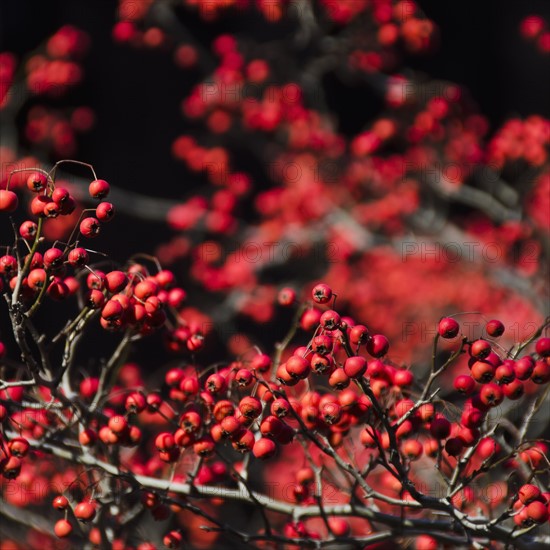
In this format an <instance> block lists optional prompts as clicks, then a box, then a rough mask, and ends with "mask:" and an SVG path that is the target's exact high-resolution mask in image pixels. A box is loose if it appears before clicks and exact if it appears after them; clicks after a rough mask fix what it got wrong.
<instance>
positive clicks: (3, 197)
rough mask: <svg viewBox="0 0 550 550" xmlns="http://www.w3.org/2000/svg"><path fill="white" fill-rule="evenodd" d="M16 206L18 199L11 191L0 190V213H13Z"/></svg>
mask: <svg viewBox="0 0 550 550" xmlns="http://www.w3.org/2000/svg"><path fill="white" fill-rule="evenodd" d="M18 204H19V199H18V198H17V195H16V194H15V193H14V192H13V191H8V190H6V189H0V212H14V211H15V210H17V205H18Z"/></svg>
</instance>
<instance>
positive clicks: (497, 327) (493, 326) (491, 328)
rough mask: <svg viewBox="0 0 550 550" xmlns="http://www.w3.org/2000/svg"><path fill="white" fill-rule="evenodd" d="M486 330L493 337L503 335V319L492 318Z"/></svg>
mask: <svg viewBox="0 0 550 550" xmlns="http://www.w3.org/2000/svg"><path fill="white" fill-rule="evenodd" d="M485 331H486V332H487V334H488V335H489V336H492V337H493V338H498V337H499V336H502V335H503V334H504V325H503V324H502V321H499V320H498V319H492V320H491V321H488V322H487V324H486V325H485Z"/></svg>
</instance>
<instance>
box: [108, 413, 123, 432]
mask: <svg viewBox="0 0 550 550" xmlns="http://www.w3.org/2000/svg"><path fill="white" fill-rule="evenodd" d="M107 425H108V426H109V429H110V430H111V431H112V432H113V433H115V434H122V433H124V432H125V431H126V430H127V429H128V421H127V420H126V417H125V416H122V415H120V414H116V415H115V416H112V417H111V418H109V422H108V424H107Z"/></svg>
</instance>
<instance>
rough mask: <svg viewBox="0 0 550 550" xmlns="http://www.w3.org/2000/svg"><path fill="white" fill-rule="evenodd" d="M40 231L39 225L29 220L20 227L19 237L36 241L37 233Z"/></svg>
mask: <svg viewBox="0 0 550 550" xmlns="http://www.w3.org/2000/svg"><path fill="white" fill-rule="evenodd" d="M37 231H38V225H36V223H34V222H33V221H30V220H27V221H25V222H23V223H22V224H21V225H20V226H19V235H21V237H23V239H28V240H30V239H34V237H35V235H36V232H37Z"/></svg>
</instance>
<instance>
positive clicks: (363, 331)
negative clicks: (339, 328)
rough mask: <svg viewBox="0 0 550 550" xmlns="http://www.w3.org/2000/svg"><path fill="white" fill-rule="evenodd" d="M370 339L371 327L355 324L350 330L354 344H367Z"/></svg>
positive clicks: (350, 338) (351, 340)
mask: <svg viewBox="0 0 550 550" xmlns="http://www.w3.org/2000/svg"><path fill="white" fill-rule="evenodd" d="M368 339H369V329H368V328H367V327H366V326H365V325H355V326H354V327H352V328H351V329H350V331H349V341H350V342H351V343H352V344H353V345H354V346H360V345H362V344H366V343H367V341H368Z"/></svg>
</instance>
